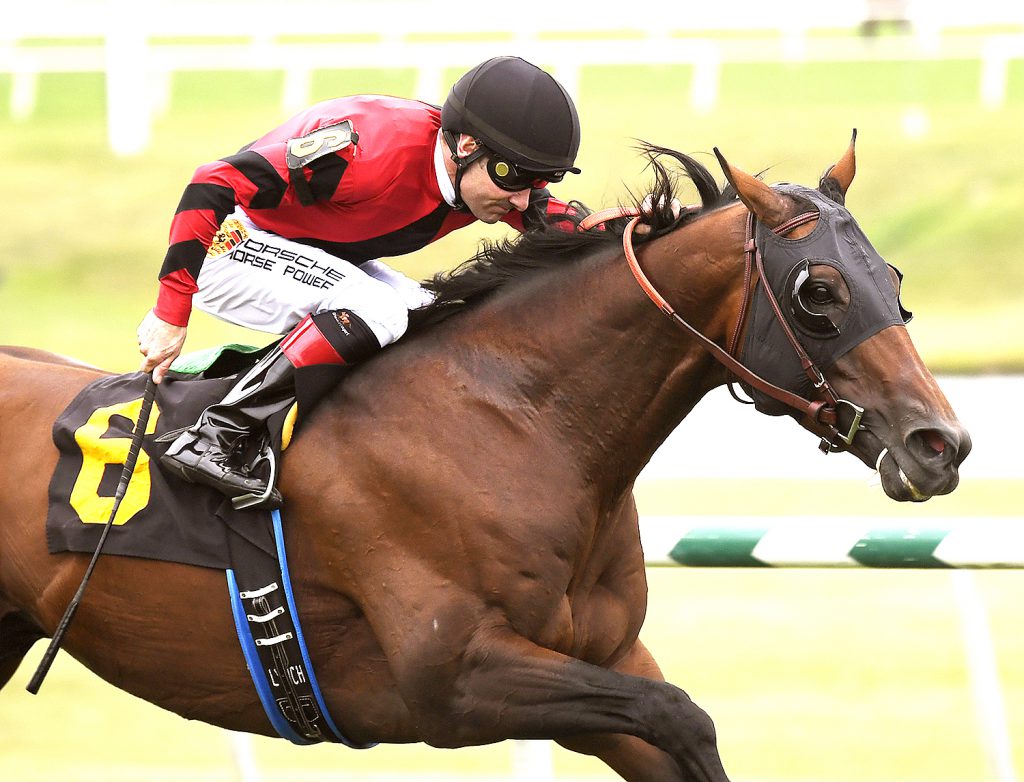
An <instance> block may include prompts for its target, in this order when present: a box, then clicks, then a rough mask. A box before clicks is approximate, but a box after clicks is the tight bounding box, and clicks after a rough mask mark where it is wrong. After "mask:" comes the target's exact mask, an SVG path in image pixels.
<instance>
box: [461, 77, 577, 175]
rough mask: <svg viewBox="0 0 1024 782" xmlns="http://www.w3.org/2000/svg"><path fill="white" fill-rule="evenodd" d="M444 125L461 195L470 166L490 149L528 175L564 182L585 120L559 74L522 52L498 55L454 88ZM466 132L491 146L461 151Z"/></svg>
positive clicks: (574, 157)
mask: <svg viewBox="0 0 1024 782" xmlns="http://www.w3.org/2000/svg"><path fill="white" fill-rule="evenodd" d="M441 129H442V131H443V132H444V137H445V141H446V142H447V144H448V146H449V148H450V149H451V152H452V159H453V160H454V161H455V163H456V164H457V165H458V167H459V170H458V173H457V175H456V187H455V192H456V195H458V193H459V183H460V180H461V179H462V173H463V170H464V168H465V167H466V166H468V165H469V164H470V163H472V162H473V161H474V160H476V159H477V158H479V157H480V156H481V155H483V154H487V153H488V152H489V153H491V154H492V155H494V156H497V157H499V158H501V159H503V160H504V161H506V162H507V163H508V164H511V167H514V168H515V169H519V170H521V171H522V172H524V173H525V174H527V176H528V175H529V174H535V175H536V177H535V178H537V179H545V180H548V181H558V180H560V179H561V178H562V177H563V176H564V175H565V174H566V173H568V172H572V173H573V174H578V173H580V170H579V169H578V168H576V167H575V166H573V163H574V162H575V160H576V152H577V151H578V150H579V147H580V121H579V117H578V116H577V114H576V107H575V106H574V105H573V102H572V98H571V97H569V93H567V92H566V91H565V89H564V88H563V87H562V85H561V84H559V83H558V82H557V81H555V79H554V77H552V76H551V75H550V74H548V73H546V72H545V71H542V70H541V69H540V68H538V67H537V66H536V65H533V64H531V63H528V62H527V61H526V60H523V59H521V58H519V57H494V58H492V59H490V60H487V61H485V62H483V63H481V64H480V65H477V66H476V67H475V68H473V69H472V70H470V71H469V72H468V73H466V74H465V75H464V76H462V78H460V79H459V80H458V81H457V82H456V83H455V86H453V87H452V89H451V91H450V92H449V93H448V98H447V100H445V102H444V107H443V108H442V109H441ZM460 133H465V134H467V135H469V136H472V137H473V138H475V139H476V140H477V141H479V142H480V143H481V144H482V145H483V146H484V147H485V148H486V149H482V150H478V152H476V153H474V154H472V155H469V156H467V157H463V158H460V157H458V156H457V155H456V146H457V144H458V137H459V134H460Z"/></svg>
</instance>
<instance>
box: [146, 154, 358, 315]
mask: <svg viewBox="0 0 1024 782" xmlns="http://www.w3.org/2000/svg"><path fill="white" fill-rule="evenodd" d="M286 153H287V144H286V142H281V143H276V144H271V145H268V146H264V147H261V148H260V151H259V152H257V151H256V150H254V149H245V150H242V151H241V152H239V153H238V154H235V155H231V156H230V157H226V158H222V159H221V160H217V161H214V162H212V163H207V164H205V165H203V166H200V167H199V168H198V169H196V172H195V174H194V175H193V177H192V181H191V182H190V183H189V185H188V187H186V188H185V192H184V193H183V194H182V197H181V202H180V203H179V204H178V209H177V211H176V212H175V215H174V219H173V220H172V222H171V231H170V243H169V246H168V248H167V254H166V255H165V256H164V262H163V266H162V267H161V269H160V292H159V294H158V296H157V304H156V307H155V312H156V314H157V316H158V317H159V318H160V319H162V320H165V321H167V322H168V323H173V324H175V325H179V326H184V325H186V324H187V323H188V318H189V314H190V313H191V310H192V294H193V293H195V292H196V290H198V286H197V284H196V281H197V280H198V279H199V271H200V269H201V268H202V266H203V260H204V259H205V258H206V252H207V250H208V249H209V247H210V244H211V243H212V242H213V238H214V236H215V235H216V234H217V231H218V229H219V228H220V225H221V223H222V222H223V221H224V218H225V217H227V216H228V215H229V214H230V213H231V212H232V211H234V209H235V206H236V205H239V204H240V205H241V206H244V207H246V208H247V209H274V208H276V207H278V206H281V205H284V204H294V203H301V204H310V203H312V202H313V201H326V200H330V199H331V198H332V197H333V196H334V194H335V191H336V190H337V187H338V183H339V181H340V180H341V176H342V174H343V173H344V171H345V168H346V167H347V165H348V160H347V159H346V158H345V157H342V156H341V155H338V154H327V155H325V156H323V157H319V158H317V159H315V160H312V161H309V162H307V163H306V164H305V165H302V166H301V168H297V169H296V170H294V171H291V170H289V169H288V166H287V162H286ZM302 169H305V171H303V170H302ZM282 172H287V174H286V175H283V174H282ZM306 172H308V175H309V178H308V180H307V179H306ZM285 176H287V177H288V178H285Z"/></svg>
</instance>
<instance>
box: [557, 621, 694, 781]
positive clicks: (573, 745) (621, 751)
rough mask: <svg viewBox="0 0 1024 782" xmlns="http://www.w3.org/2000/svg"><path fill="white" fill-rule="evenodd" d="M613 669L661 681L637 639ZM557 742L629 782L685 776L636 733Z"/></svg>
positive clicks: (658, 669) (661, 678)
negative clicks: (586, 756)
mask: <svg viewBox="0 0 1024 782" xmlns="http://www.w3.org/2000/svg"><path fill="white" fill-rule="evenodd" d="M612 670H614V671H618V672H620V673H625V674H630V675H634V676H644V677H646V678H648V679H654V680H655V681H664V676H662V674H661V669H660V668H659V667H658V664H657V663H656V662H655V660H654V657H653V656H651V653H650V652H649V651H647V648H646V647H645V646H644V645H643V644H642V643H640V641H637V642H636V643H635V644H634V645H633V648H632V649H631V650H630V653H629V654H628V655H626V657H625V658H623V659H622V660H620V661H619V662H618V663H616V664H615V665H614V666H612ZM558 743H559V744H561V745H562V746H563V747H565V748H566V749H568V750H571V751H573V752H579V753H580V754H583V755H593V756H594V757H596V758H599V759H600V760H602V761H604V762H605V763H606V764H607V765H608V766H609V767H611V768H612V769H614V770H615V771H616V772H617V773H618V775H619V776H621V777H622V778H623V779H628V780H630V782H658V781H659V780H663V779H681V778H685V777H684V776H683V773H682V771H680V769H679V765H678V764H677V763H676V762H675V761H674V760H673V759H672V757H671V756H670V755H668V754H667V753H665V752H663V751H662V750H660V749H658V748H657V747H653V746H651V745H650V744H648V743H647V742H646V741H643V740H642V739H638V738H637V737H635V736H626V735H622V734H614V735H594V736H576V737H572V738H563V739H558Z"/></svg>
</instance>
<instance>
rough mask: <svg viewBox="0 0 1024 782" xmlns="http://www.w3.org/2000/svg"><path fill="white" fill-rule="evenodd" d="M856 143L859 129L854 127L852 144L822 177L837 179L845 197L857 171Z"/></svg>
mask: <svg viewBox="0 0 1024 782" xmlns="http://www.w3.org/2000/svg"><path fill="white" fill-rule="evenodd" d="M856 145H857V129H856V128H854V129H853V137H852V138H851V139H850V146H849V147H847V148H846V152H845V153H844V154H843V156H842V157H841V158H840V159H839V162H838V163H836V164H835V165H834V166H832V168H830V169H829V170H828V171H826V172H825V176H823V177H822V179H827V178H828V177H832V179H834V180H836V182H837V183H838V184H839V190H840V191H841V192H842V194H843V197H844V198H845V197H846V191H847V190H849V189H850V184H851V183H852V182H853V177H854V176H855V175H856V173H857V155H856V154H855V152H854V147H855V146H856Z"/></svg>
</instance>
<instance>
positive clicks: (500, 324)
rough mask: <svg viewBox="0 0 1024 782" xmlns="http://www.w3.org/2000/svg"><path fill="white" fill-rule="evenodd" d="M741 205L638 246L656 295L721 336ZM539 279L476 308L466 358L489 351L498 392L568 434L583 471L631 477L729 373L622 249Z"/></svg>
mask: <svg viewBox="0 0 1024 782" xmlns="http://www.w3.org/2000/svg"><path fill="white" fill-rule="evenodd" d="M745 214H746V212H745V211H744V210H742V208H740V209H738V210H737V209H735V208H730V209H728V210H721V211H719V212H714V213H712V214H710V215H707V216H705V217H704V218H702V219H700V220H698V221H697V222H695V223H694V224H691V225H689V226H687V227H685V228H682V229H679V230H677V231H675V232H674V233H672V234H670V235H667V236H664V237H662V238H660V239H657V240H655V241H653V242H650V243H648V244H645V245H642V246H641V248H640V249H639V251H638V254H639V258H640V263H641V266H642V267H643V269H644V271H645V272H646V273H647V275H648V277H649V278H650V279H651V280H652V282H654V284H655V285H656V286H657V287H658V289H659V290H661V291H662V292H663V295H665V297H666V298H667V299H668V300H669V301H670V302H671V303H672V305H673V306H674V307H675V308H676V309H677V310H678V311H679V313H680V314H681V315H682V316H683V317H685V318H686V320H687V321H688V322H690V323H691V324H692V325H693V326H694V327H696V328H697V329H699V330H700V331H701V332H702V333H704V334H705V335H706V336H708V337H709V338H711V339H713V340H715V341H716V342H718V343H719V344H723V343H724V342H725V341H726V340H727V338H728V333H729V329H730V328H731V327H732V325H733V323H734V318H735V313H736V311H737V310H738V308H739V302H740V295H741V290H740V289H741V287H742V279H743V274H742V270H741V263H742V260H741V259H742V247H743V240H744V235H743V215H745ZM536 283H537V284H529V283H528V284H526V285H524V286H522V287H520V288H519V289H517V290H515V291H512V292H510V295H507V296H503V297H499V298H498V299H497V300H496V301H494V302H493V303H492V305H491V306H489V307H485V308H482V310H481V312H480V313H479V315H480V317H481V318H484V319H485V321H486V323H487V329H486V331H487V334H486V336H483V335H480V334H477V335H476V337H475V338H474V344H473V352H474V363H476V364H477V368H478V369H479V363H478V362H479V361H480V357H481V355H483V354H487V355H489V357H490V361H493V362H495V369H496V370H500V371H499V372H495V373H493V374H492V373H490V372H488V373H487V374H486V377H488V378H489V380H488V382H489V383H493V382H494V380H493V378H495V377H499V378H501V380H500V381H498V382H499V383H500V384H501V385H503V386H504V390H503V391H502V395H504V396H505V398H506V399H509V398H511V399H513V400H514V406H515V405H518V406H519V407H518V408H517V409H519V410H521V411H522V414H523V415H526V416H528V417H529V418H530V419H531V420H532V421H545V422H547V425H548V426H550V427H553V429H554V431H553V432H552V433H553V434H554V435H555V436H554V437H553V438H552V442H554V443H558V442H569V441H571V442H572V444H573V447H572V449H571V458H573V459H576V460H578V462H579V468H580V470H582V471H583V472H584V474H585V475H587V476H596V475H599V474H601V473H603V474H605V475H607V476H614V479H613V480H614V481H618V482H619V483H621V484H622V485H623V486H628V485H630V484H631V483H632V481H633V479H635V477H636V475H637V474H638V473H639V471H640V470H641V469H642V468H643V466H644V465H645V464H646V463H647V461H648V460H649V459H650V457H651V456H652V454H653V453H654V451H655V450H656V449H657V448H658V446H660V445H661V443H662V442H664V440H665V438H666V437H667V436H668V435H669V434H670V433H671V431H672V430H673V429H674V428H675V427H676V426H677V425H678V424H679V422H680V421H681V420H682V419H683V418H684V417H685V416H686V415H687V414H688V413H689V412H690V410H691V409H692V408H693V406H694V405H695V404H696V403H697V402H698V401H699V400H700V398H701V397H703V396H704V394H706V393H707V392H708V391H709V390H710V389H711V388H713V387H715V386H717V385H721V384H722V383H723V382H724V380H725V373H724V371H720V370H719V369H718V365H717V364H716V363H715V362H714V360H713V359H712V358H711V357H710V356H709V355H708V354H707V352H706V351H705V350H704V349H703V348H701V347H700V346H699V345H697V344H696V342H695V341H694V340H692V339H691V338H689V337H686V336H685V335H683V334H682V332H681V331H680V329H679V328H678V327H677V326H676V325H674V324H673V323H672V322H671V321H669V319H668V318H666V317H665V316H664V314H663V313H662V312H661V311H660V310H659V309H658V308H657V307H656V306H655V305H654V304H653V303H652V302H651V301H650V299H648V298H647V296H646V295H645V294H644V293H643V292H642V290H641V288H640V287H639V285H638V284H637V282H636V281H635V280H634V279H633V276H632V275H631V273H630V271H629V268H628V266H627V264H626V261H625V258H624V257H623V255H622V253H621V252H619V253H618V254H611V253H609V254H607V255H605V256H601V257H600V258H594V259H591V260H588V261H583V262H581V263H578V264H574V265H572V266H571V267H568V268H566V269H562V270H558V271H556V272H554V274H552V275H549V277H548V279H544V280H537V281H536ZM495 390H496V389H495V388H494V387H491V388H490V389H488V394H489V395H490V394H493V393H494V391H495ZM491 398H493V396H492V397H491ZM606 483H607V482H606Z"/></svg>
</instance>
